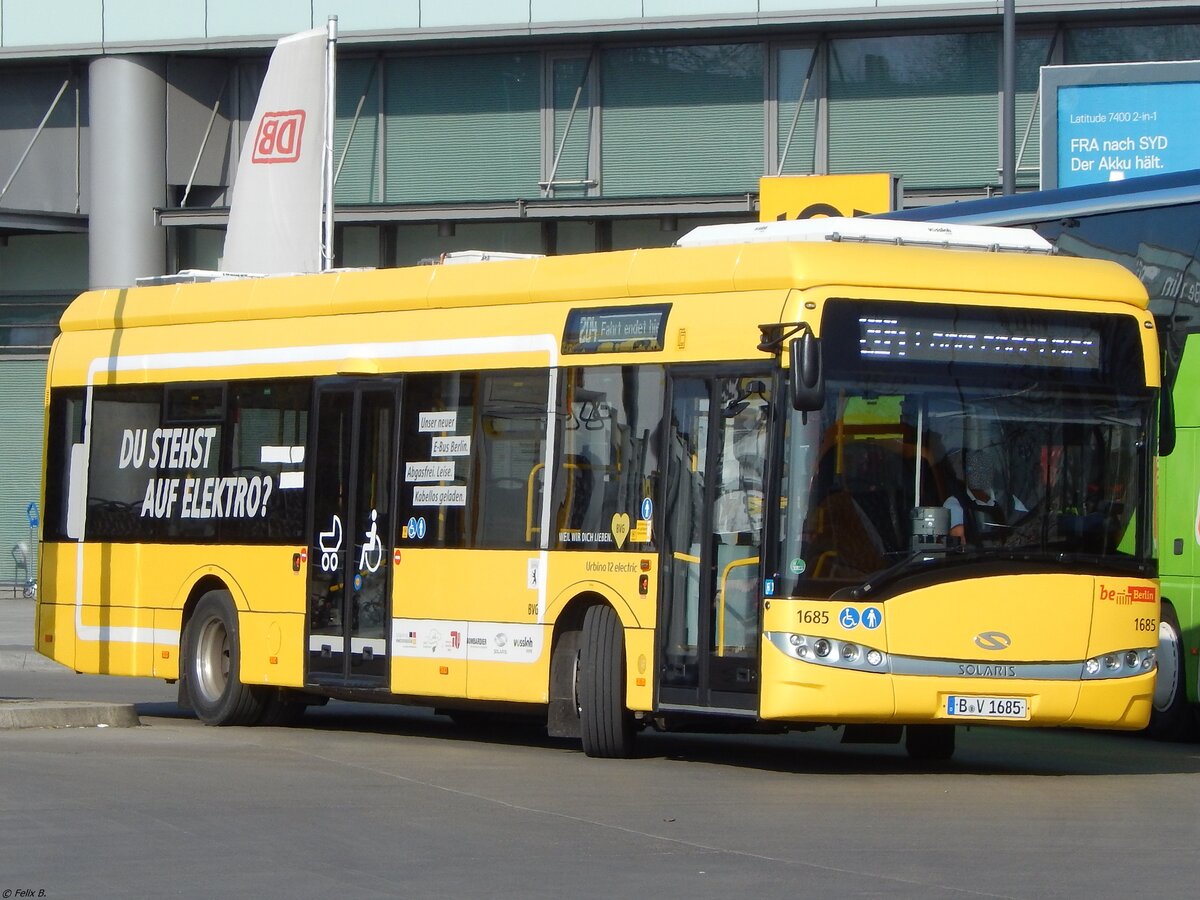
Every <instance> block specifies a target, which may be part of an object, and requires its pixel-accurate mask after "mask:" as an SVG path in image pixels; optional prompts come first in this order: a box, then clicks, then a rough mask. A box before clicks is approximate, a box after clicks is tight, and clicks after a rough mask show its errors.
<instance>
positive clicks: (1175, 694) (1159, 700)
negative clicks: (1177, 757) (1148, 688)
mask: <svg viewBox="0 0 1200 900" xmlns="http://www.w3.org/2000/svg"><path fill="white" fill-rule="evenodd" d="M1185 671H1186V669H1185V666H1184V657H1183V631H1182V629H1180V627H1179V617H1178V616H1177V615H1175V609H1174V607H1172V606H1171V604H1170V603H1163V605H1162V614H1161V616H1160V617H1159V620H1158V677H1157V678H1155V681H1154V704H1153V706H1152V707H1151V709H1150V724H1149V725H1147V726H1146V734H1148V735H1149V736H1150V737H1152V738H1153V739H1154V740H1156V741H1187V740H1190V739H1191V738H1192V737H1193V736H1194V735H1195V732H1196V713H1195V710H1194V709H1192V705H1191V704H1190V703H1188V698H1187V683H1186V682H1185V680H1184V679H1185V675H1184V672H1185Z"/></svg>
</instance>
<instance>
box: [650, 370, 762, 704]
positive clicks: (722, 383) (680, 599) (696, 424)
mask: <svg viewBox="0 0 1200 900" xmlns="http://www.w3.org/2000/svg"><path fill="white" fill-rule="evenodd" d="M771 384H772V382H771V380H770V376H769V375H766V374H764V375H762V376H757V377H746V376H720V377H711V376H703V377H701V376H696V377H693V376H687V377H679V376H676V377H675V378H674V379H673V381H672V391H671V395H672V399H671V411H670V429H669V431H670V437H669V440H670V447H669V449H668V459H667V485H666V490H665V495H664V498H663V502H664V503H665V506H666V510H665V513H666V515H665V518H664V523H663V525H662V526H660V527H663V528H665V533H664V535H663V539H664V545H665V546H664V557H663V573H664V583H663V591H662V610H661V616H660V619H659V622H660V626H661V627H660V629H659V642H660V643H659V659H660V661H661V665H660V667H659V691H658V694H659V701H660V703H661V705H662V706H663V707H664V708H669V707H671V706H677V707H680V708H687V707H699V708H704V709H713V710H716V709H727V710H738V711H741V710H754V709H755V708H756V706H757V689H758V646H759V631H760V625H759V623H760V615H759V602H758V598H759V596H760V591H759V585H760V582H761V578H760V575H759V571H760V565H759V553H760V549H761V546H762V521H763V489H764V483H763V463H764V456H765V453H766V447H767V427H768V412H769V408H770V397H769V393H770V389H771Z"/></svg>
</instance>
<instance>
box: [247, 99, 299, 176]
mask: <svg viewBox="0 0 1200 900" xmlns="http://www.w3.org/2000/svg"><path fill="white" fill-rule="evenodd" d="M303 134H304V110H302V109H288V110H284V111H282V112H269V113H263V117H262V120H261V121H260V122H259V123H258V134H256V135H255V136H254V155H253V156H252V157H251V162H255V163H293V162H296V160H298V159H299V158H300V138H301V136H302V135H303Z"/></svg>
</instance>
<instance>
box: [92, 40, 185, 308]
mask: <svg viewBox="0 0 1200 900" xmlns="http://www.w3.org/2000/svg"><path fill="white" fill-rule="evenodd" d="M88 95H89V98H90V104H89V113H88V136H89V153H90V160H89V168H90V173H91V178H90V189H91V202H90V207H89V216H88V282H89V284H90V286H91V287H93V288H108V287H129V286H131V285H132V284H133V283H134V280H135V279H137V278H141V277H144V276H147V275H164V274H166V260H167V236H166V231H165V230H164V228H163V227H162V226H161V225H159V224H157V223H156V221H155V215H154V210H155V208H161V207H163V206H166V201H167V82H166V61H165V59H164V58H163V57H161V56H102V57H100V58H99V59H96V60H94V61H93V62H92V63H91V64H90V65H89V66H88Z"/></svg>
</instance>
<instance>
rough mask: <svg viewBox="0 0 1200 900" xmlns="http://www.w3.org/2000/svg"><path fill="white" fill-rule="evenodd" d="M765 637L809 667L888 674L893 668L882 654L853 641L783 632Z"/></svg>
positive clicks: (774, 632) (768, 634) (773, 632)
mask: <svg viewBox="0 0 1200 900" xmlns="http://www.w3.org/2000/svg"><path fill="white" fill-rule="evenodd" d="M764 637H765V638H766V639H767V640H768V641H770V642H771V643H772V644H774V645H775V646H776V647H778V648H779V649H780V650H782V651H783V652H784V653H786V654H787V655H788V656H791V657H792V658H794V659H800V660H803V661H804V662H807V663H816V664H819V665H822V666H830V667H832V668H836V669H852V670H855V671H858V672H888V671H889V670H890V668H891V666H890V664H889V662H888V656H887V654H886V653H884V652H883V651H882V650H877V649H876V648H874V647H864V646H863V645H862V644H856V643H852V642H851V641H839V640H837V639H836V638H827V637H816V636H814V635H808V634H793V633H788V632H781V631H768V632H767V633H766V634H765V635H764Z"/></svg>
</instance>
